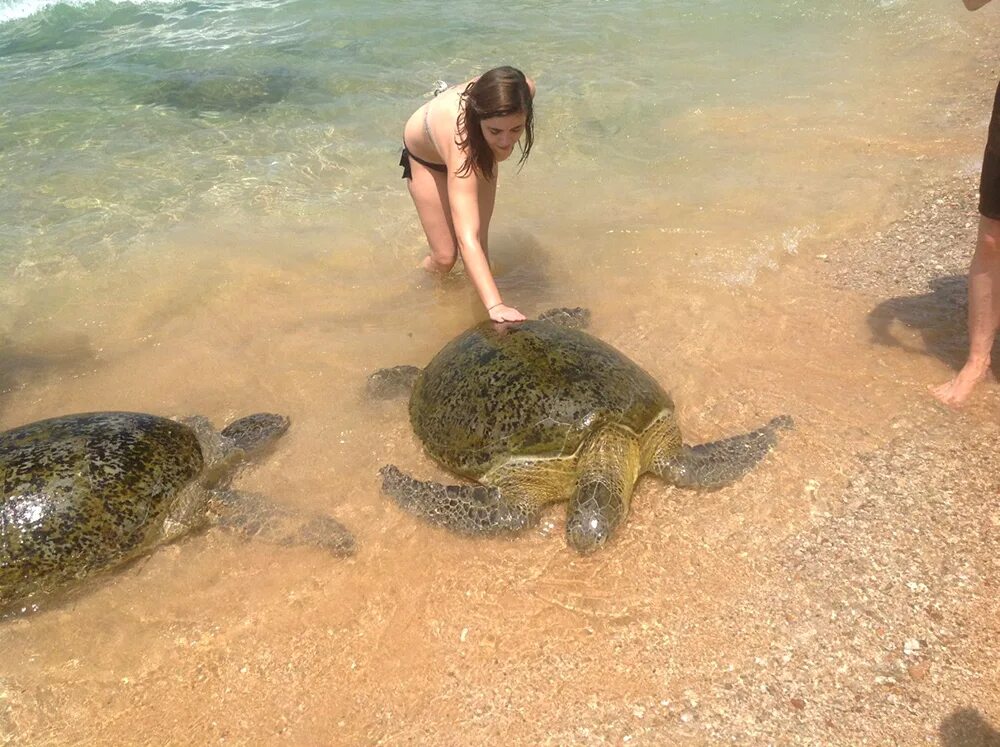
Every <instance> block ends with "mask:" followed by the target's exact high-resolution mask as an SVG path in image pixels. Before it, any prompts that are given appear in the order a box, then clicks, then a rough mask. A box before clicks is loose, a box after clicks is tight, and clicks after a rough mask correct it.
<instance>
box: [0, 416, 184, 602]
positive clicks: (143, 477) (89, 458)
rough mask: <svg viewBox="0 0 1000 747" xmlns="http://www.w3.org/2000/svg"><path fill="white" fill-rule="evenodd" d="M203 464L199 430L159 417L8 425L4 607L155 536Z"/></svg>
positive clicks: (0, 551)
mask: <svg viewBox="0 0 1000 747" xmlns="http://www.w3.org/2000/svg"><path fill="white" fill-rule="evenodd" d="M203 465H204V460H203V457H202V452H201V448H200V446H199V444H198V439H197V438H196V436H195V434H194V432H193V431H192V430H191V429H190V428H188V427H186V426H184V425H182V424H180V423H177V422H174V421H172V420H168V419H166V418H161V417H156V416H154V415H145V414H139V413H126V412H103V413H90V414H80V415H69V416H65V417H59V418H52V419H50V420H43V421H39V422H37V423H31V424H29V425H25V426H22V427H20V428H15V429H13V430H9V431H6V432H4V433H0V481H2V482H0V487H2V491H3V492H2V495H0V499H2V504H0V606H3V605H5V604H6V603H9V602H10V601H11V600H13V599H17V598H21V597H23V596H25V595H26V594H29V593H31V592H32V591H33V590H34V589H35V588H41V587H43V586H44V587H48V586H52V585H58V584H60V583H62V582H65V581H69V580H71V579H74V578H80V577H83V576H85V575H87V574H88V573H89V572H90V571H91V570H93V569H95V568H103V567H107V566H109V565H112V564H114V563H115V562H117V561H119V560H123V559H125V558H127V557H128V556H130V555H132V554H135V553H137V552H139V551H141V550H142V549H143V548H144V547H146V546H147V545H150V544H152V543H154V542H156V541H157V540H158V539H160V535H161V533H162V525H163V521H164V519H165V518H167V514H168V512H169V511H170V509H171V504H172V501H173V500H174V498H175V497H176V496H177V495H178V493H179V492H180V491H181V490H182V489H183V488H184V487H185V485H187V484H188V483H189V482H191V481H192V480H193V479H194V478H195V477H196V476H197V475H198V474H199V473H200V472H201V470H202V467H203Z"/></svg>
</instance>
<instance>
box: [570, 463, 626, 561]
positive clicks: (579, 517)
mask: <svg viewBox="0 0 1000 747" xmlns="http://www.w3.org/2000/svg"><path fill="white" fill-rule="evenodd" d="M624 514H625V505H624V503H623V501H622V498H621V495H620V494H618V493H617V492H616V491H614V490H613V489H611V486H610V485H609V484H608V483H607V482H605V481H603V480H594V481H588V482H587V483H586V484H584V485H580V486H579V487H578V488H577V491H576V493H575V494H574V496H573V498H572V499H571V500H570V504H569V513H568V515H567V516H566V541H567V542H568V543H569V544H570V546H571V547H572V548H573V549H574V550H576V551H577V552H579V553H580V554H582V555H587V554H589V553H592V552H594V551H595V550H597V549H599V548H600V547H601V546H603V545H604V543H605V542H607V541H608V538H609V537H610V536H611V533H612V532H614V530H615V528H616V527H617V526H618V525H619V524H620V523H621V520H622V517H623V516H624Z"/></svg>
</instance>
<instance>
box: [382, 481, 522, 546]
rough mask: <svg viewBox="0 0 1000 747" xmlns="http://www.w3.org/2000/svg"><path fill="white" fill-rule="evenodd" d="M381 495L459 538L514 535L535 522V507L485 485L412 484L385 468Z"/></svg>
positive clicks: (508, 491) (496, 488)
mask: <svg viewBox="0 0 1000 747" xmlns="http://www.w3.org/2000/svg"><path fill="white" fill-rule="evenodd" d="M379 474H380V475H381V476H382V492H383V493H386V494H387V495H389V496H390V497H392V498H393V500H395V501H396V503H398V504H399V505H400V507H401V508H403V509H405V510H406V511H408V512H410V513H411V514H414V515H416V516H419V517H421V518H423V519H426V520H427V521H429V522H431V523H432V524H437V525H438V526H442V527H445V528H446V529H451V530H452V531H455V532H461V533H462V534H504V533H507V532H517V531H520V530H522V529H524V528H526V527H529V526H531V525H533V524H535V523H537V521H538V505H537V504H532V503H531V502H522V501H517V500H511V497H510V494H511V493H512V492H514V491H511V490H502V489H501V488H499V487H494V486H486V485H442V484H441V483H437V482H424V481H421V480H416V479H414V478H412V477H410V476H409V475H406V474H404V473H403V472H400V470H399V468H398V467H396V466H395V465H392V464H387V465H386V466H385V467H383V468H382V469H380V470H379Z"/></svg>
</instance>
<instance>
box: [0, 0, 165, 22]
mask: <svg viewBox="0 0 1000 747" xmlns="http://www.w3.org/2000/svg"><path fill="white" fill-rule="evenodd" d="M183 1H184V0H0V23H7V22H9V21H16V20H19V19H21V18H28V17H29V16H33V15H35V14H36V13H41V12H42V11H43V10H46V9H47V8H52V7H54V6H56V5H68V6H70V7H72V8H86V7H88V6H91V5H97V4H98V3H99V2H111V3H114V4H115V5H175V4H177V3H180V2H183Z"/></svg>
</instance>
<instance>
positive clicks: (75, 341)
mask: <svg viewBox="0 0 1000 747" xmlns="http://www.w3.org/2000/svg"><path fill="white" fill-rule="evenodd" d="M95 360H96V353H95V352H94V349H93V348H92V347H91V345H90V340H89V339H88V338H87V337H86V336H85V335H67V336H63V337H56V338H52V339H49V340H44V341H40V342H34V343H30V344H26V343H23V342H15V341H13V340H11V339H10V338H9V337H0V412H2V411H3V410H4V408H5V407H6V404H7V402H8V401H9V399H10V398H11V397H14V396H16V393H17V391H18V390H20V389H21V388H23V387H24V386H25V385H26V384H28V383H29V382H37V381H38V380H39V379H43V378H46V377H49V376H54V375H59V374H73V373H79V372H81V371H84V370H87V369H88V368H92V367H93V364H94V361H95Z"/></svg>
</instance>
